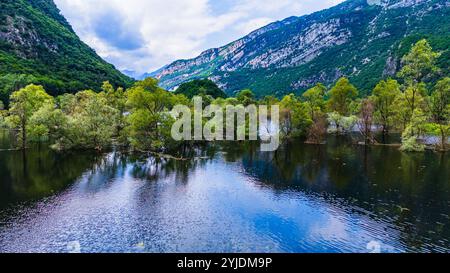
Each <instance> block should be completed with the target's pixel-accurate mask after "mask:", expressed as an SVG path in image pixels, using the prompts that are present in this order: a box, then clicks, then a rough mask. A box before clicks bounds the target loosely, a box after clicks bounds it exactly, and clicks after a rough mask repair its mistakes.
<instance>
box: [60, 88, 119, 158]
mask: <svg viewBox="0 0 450 273" xmlns="http://www.w3.org/2000/svg"><path fill="white" fill-rule="evenodd" d="M75 98H76V106H75V110H74V111H73V113H72V115H70V116H69V117H68V130H67V131H66V134H65V137H64V138H63V139H62V141H60V142H59V143H57V145H56V147H57V148H58V149H70V148H78V149H96V150H103V149H104V148H106V147H108V146H110V145H111V144H112V140H113V136H114V133H115V129H116V128H117V122H118V121H117V117H118V110H117V109H115V108H113V107H111V106H110V105H109V104H108V101H107V99H106V98H105V96H103V95H102V94H97V93H95V92H94V91H92V90H86V91H82V92H78V93H77V94H76V95H75Z"/></svg>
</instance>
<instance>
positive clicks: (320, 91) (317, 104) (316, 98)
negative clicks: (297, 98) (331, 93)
mask: <svg viewBox="0 0 450 273" xmlns="http://www.w3.org/2000/svg"><path fill="white" fill-rule="evenodd" d="M326 91H327V88H326V87H325V86H324V85H323V84H321V83H319V84H317V85H316V86H314V87H313V88H311V89H308V90H307V91H306V92H305V93H303V96H302V97H303V99H304V100H305V101H306V107H307V108H308V109H309V112H310V116H311V118H312V119H315V118H316V116H317V115H321V113H322V112H324V111H325V106H326V104H325V94H326Z"/></svg>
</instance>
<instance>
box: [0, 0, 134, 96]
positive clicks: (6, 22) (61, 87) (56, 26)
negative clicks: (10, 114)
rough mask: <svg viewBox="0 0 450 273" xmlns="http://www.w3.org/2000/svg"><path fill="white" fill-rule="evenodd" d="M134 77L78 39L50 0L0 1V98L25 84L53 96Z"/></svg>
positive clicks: (129, 81)
mask: <svg viewBox="0 0 450 273" xmlns="http://www.w3.org/2000/svg"><path fill="white" fill-rule="evenodd" d="M107 80H108V81H109V82H111V83H112V84H114V85H120V86H124V87H129V86H131V84H132V82H133V80H132V79H131V78H129V77H127V76H125V75H123V74H122V73H121V72H119V71H118V70H116V69H115V68H114V66H113V65H111V64H109V63H107V62H105V61H104V60H103V59H102V58H100V57H99V56H98V55H97V54H96V53H95V51H94V50H93V49H91V48H90V47H89V46H87V45H86V44H85V43H83V42H82V41H81V40H80V39H79V38H78V36H77V35H76V33H75V32H74V31H73V29H72V27H71V26H70V25H69V23H68V22H67V21H66V19H65V18H64V17H63V16H62V15H61V14H60V12H59V10H58V8H57V7H56V5H55V4H54V3H53V1H51V0H2V1H1V2H0V100H2V101H3V102H4V103H7V102H8V100H9V95H10V94H11V93H12V92H13V91H16V90H18V89H20V88H22V87H25V86H26V85H28V84H30V83H35V84H39V85H42V86H44V87H45V90H46V91H47V92H48V93H49V94H51V95H53V96H57V95H60V94H63V93H67V92H76V91H78V90H83V89H93V90H95V91H100V87H101V85H102V82H103V81H107Z"/></svg>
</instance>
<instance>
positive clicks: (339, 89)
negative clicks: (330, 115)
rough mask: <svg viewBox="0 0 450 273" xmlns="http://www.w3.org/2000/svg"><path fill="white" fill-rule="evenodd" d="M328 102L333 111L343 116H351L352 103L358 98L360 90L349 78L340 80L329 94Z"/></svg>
mask: <svg viewBox="0 0 450 273" xmlns="http://www.w3.org/2000/svg"><path fill="white" fill-rule="evenodd" d="M329 96H330V99H329V101H328V104H329V107H330V109H331V111H335V112H338V113H339V114H341V115H348V114H350V103H351V102H352V100H353V99H354V98H356V96H358V90H357V89H356V87H355V86H354V85H352V84H351V83H350V81H349V80H348V79H347V78H345V77H344V78H340V79H339V80H338V81H337V83H336V85H335V86H334V87H333V88H331V90H330V92H329Z"/></svg>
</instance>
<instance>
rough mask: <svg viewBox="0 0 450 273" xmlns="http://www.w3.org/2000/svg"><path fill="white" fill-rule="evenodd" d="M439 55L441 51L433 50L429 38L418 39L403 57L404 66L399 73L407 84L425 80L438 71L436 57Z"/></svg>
mask: <svg viewBox="0 0 450 273" xmlns="http://www.w3.org/2000/svg"><path fill="white" fill-rule="evenodd" d="M439 56H440V54H439V53H436V52H433V48H432V47H431V46H430V44H429V43H428V42H427V40H425V39H422V40H420V41H418V42H417V43H416V44H415V45H414V46H413V47H412V48H411V50H410V51H409V53H408V54H406V55H405V56H404V57H403V58H402V63H403V67H402V69H401V70H400V72H399V73H398V77H400V78H402V79H404V80H405V82H406V84H407V85H414V84H417V83H419V82H422V81H424V80H425V79H426V78H427V77H428V76H430V75H431V74H433V73H436V72H437V71H438V68H437V67H436V59H437V58H438V57H439Z"/></svg>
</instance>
